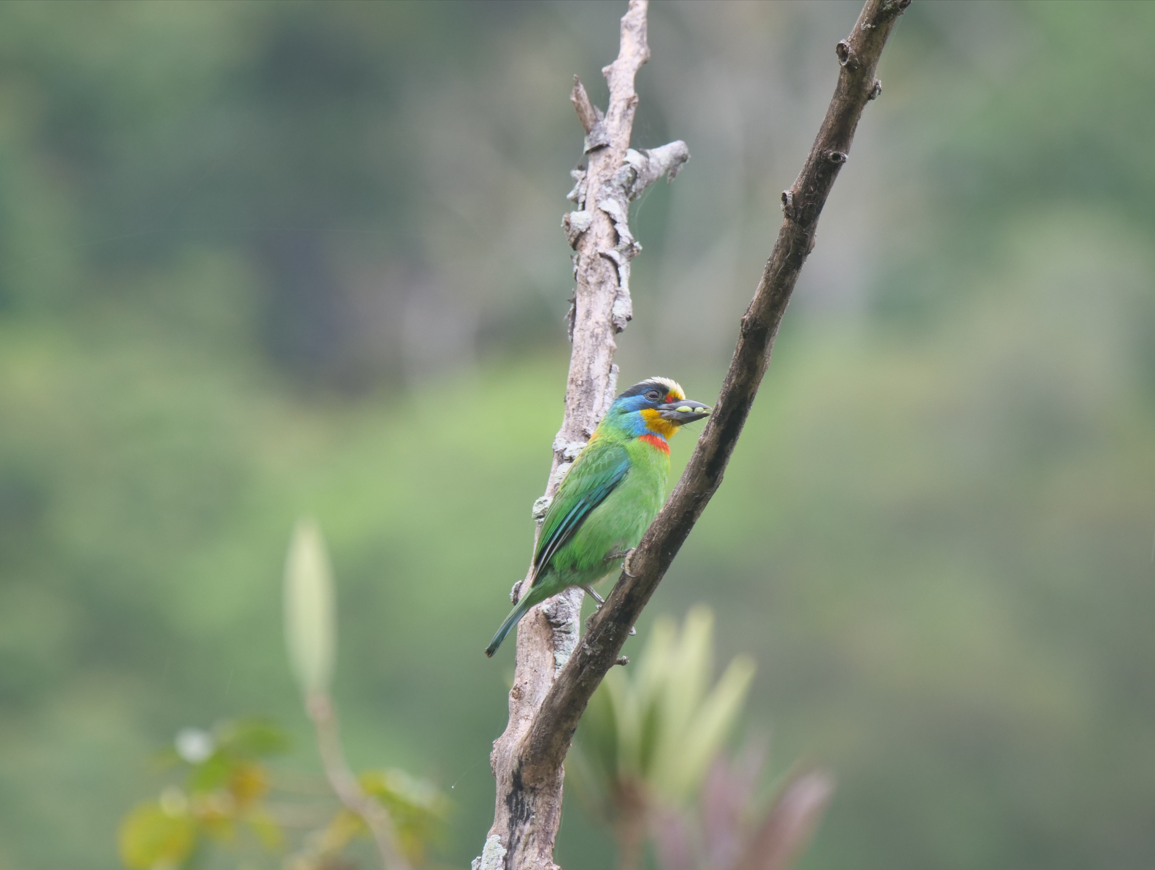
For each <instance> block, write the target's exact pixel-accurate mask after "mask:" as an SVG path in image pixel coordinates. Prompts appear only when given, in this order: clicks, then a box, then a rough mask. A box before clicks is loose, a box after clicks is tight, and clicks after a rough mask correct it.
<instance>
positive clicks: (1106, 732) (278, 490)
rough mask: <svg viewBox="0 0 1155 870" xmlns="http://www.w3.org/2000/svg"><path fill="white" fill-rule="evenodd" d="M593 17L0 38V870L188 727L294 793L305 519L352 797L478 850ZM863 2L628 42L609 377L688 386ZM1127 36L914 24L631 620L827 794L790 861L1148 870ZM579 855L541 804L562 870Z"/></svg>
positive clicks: (610, 35) (1022, 13)
mask: <svg viewBox="0 0 1155 870" xmlns="http://www.w3.org/2000/svg"><path fill="white" fill-rule="evenodd" d="M623 7H624V4H614V3H582V2H573V0H570V2H564V3H543V4H533V5H531V4H519V3H497V2H485V3H477V2H475V3H450V2H442V3H401V2H395V3H380V4H357V3H330V4H324V5H322V4H306V3H278V4H268V3H241V2H238V3H231V4H223V3H219V4H199V3H178V2H170V3H166V4H143V3H107V2H103V3H66V2H56V3H52V4H44V3H34V2H8V3H5V4H2V5H0V420H2V421H3V425H2V426H0V870H9V868H40V867H69V868H76V870H84V868H97V867H100V868H105V867H112V866H116V858H115V843H114V831H115V826H116V822H117V819H118V818H119V817H120V816H121V814H122V813H123V812H124V811H125V810H126V809H127V808H128V807H129V806H130V805H131V804H132V803H133V802H134V801H135V800H136V799H138V798H139V797H141V796H142V795H144V794H145V793H147V792H148V791H149V790H150V789H152V787H153V784H154V780H153V778H152V775H151V773H150V768H149V763H148V762H149V757H150V753H151V751H152V750H153V748H154V747H155V746H157V745H159V744H163V743H165V742H166V741H169V740H171V737H172V735H173V734H174V733H175V731H176V730H177V729H178V728H180V727H182V726H187V725H206V724H209V723H211V722H213V721H214V720H216V719H219V718H227V717H231V716H234V715H237V714H240V713H247V712H263V713H267V714H270V715H272V716H274V717H275V718H277V719H278V720H280V721H282V722H284V723H286V724H287V725H289V726H290V728H291V729H293V730H294V731H295V732H296V734H297V737H298V740H297V748H298V751H297V753H296V758H297V759H298V763H300V764H302V765H308V764H310V763H311V762H310V760H309V759H311V757H312V755H311V746H310V742H309V735H308V731H307V728H306V724H305V722H304V719H303V715H302V714H301V712H300V709H299V702H298V698H297V694H296V690H295V688H294V686H293V684H292V681H291V679H290V676H289V673H288V668H287V665H286V664H285V662H284V654H283V644H282V640H281V637H280V616H281V614H280V601H279V597H278V596H279V584H280V571H281V568H282V563H283V558H284V552H285V547H286V544H287V541H288V535H289V531H290V528H291V526H292V522H293V520H294V519H295V517H296V516H297V515H298V514H300V513H302V512H309V513H312V514H313V515H315V516H316V517H317V518H318V519H319V521H320V522H321V524H322V526H323V528H324V530H325V532H326V535H327V537H328V540H329V543H330V546H331V549H332V553H333V557H334V562H335V568H336V575H337V581H338V584H339V590H340V602H339V607H340V616H341V632H342V636H341V651H340V655H341V658H340V662H339V667H338V678H337V688H336V694H337V699H338V701H339V703H340V705H341V709H342V713H343V727H344V729H345V731H346V733H347V741H348V749H349V752H350V755H351V757H352V758H351V760H352V761H353V763H354V764H355V765H357V766H369V765H397V766H402V767H405V768H407V769H410V770H412V771H414V772H415V773H421V774H425V775H429V776H431V777H433V778H436V779H438V780H439V781H440V782H441V784H442V785H443V786H444V787H445V788H446V789H449V787H450V786H453V789H452V790H451V791H450V792H449V793H450V795H451V796H452V798H453V799H454V801H455V803H456V805H457V812H456V815H455V816H454V817H453V819H452V820H451V825H450V826H451V828H452V839H451V840H450V841H449V842H447V843H446V844H445V847H444V855H443V857H444V860H445V861H446V863H451V864H454V865H457V866H462V865H463V864H465V863H466V862H467V861H468V859H469V858H471V857H472V856H473V855H475V854H477V852H478V851H479V848H480V844H481V842H482V840H483V837H484V831H485V830H486V828H487V826H488V824H489V821H490V819H491V815H492V779H491V777H490V775H489V772H488V769H487V762H486V759H487V754H488V751H489V745H490V741H491V740H492V739H493V738H494V737H495V736H496V735H497V734H498V733H499V732H500V730H501V728H502V727H503V726H504V720H505V713H506V699H505V686H506V683H505V680H506V679H507V677H508V671H509V669H510V668H511V664H510V662H511V659H510V657H509V656H508V655H506V656H505V657H504V658H499V659H498V660H497V661H489V660H487V659H486V658H485V657H484V655H482V653H481V649H482V648H483V647H484V644H485V641H486V640H487V639H488V637H489V636H490V634H491V633H492V631H493V629H494V628H495V627H496V625H497V624H498V622H499V621H500V619H501V618H502V617H503V616H504V614H505V612H506V611H507V610H508V600H507V594H508V590H509V587H510V585H511V584H512V582H513V580H514V579H516V578H517V577H518V576H519V574H520V572H521V571H522V570H523V569H524V565H525V561H526V558H527V555H528V549H529V546H530V540H531V534H532V530H531V525H530V521H529V506H530V504H531V503H532V501H533V499H534V498H535V497H536V496H537V495H539V494H540V492H541V489H542V487H543V485H544V478H545V474H546V471H547V467H548V462H549V444H550V441H551V439H552V437H553V434H554V432H555V431H556V428H557V425H558V422H559V420H560V414H561V401H562V391H563V390H564V382H565V366H566V360H567V351H568V346H567V345H566V342H565V336H564V330H563V328H562V323H561V318H562V315H563V313H564V311H565V309H566V300H567V298H568V296H569V292H570V288H571V277H570V265H569V260H568V253H569V252H568V248H567V246H566V243H565V239H564V236H563V234H562V233H561V231H560V229H559V223H560V218H561V214H562V212H563V211H565V209H566V206H567V203H566V201H565V199H564V196H565V193H566V191H567V190H568V188H569V184H568V182H569V176H568V171H569V169H570V168H572V167H573V166H574V165H575V164H576V163H577V162H578V161H579V160H580V158H581V153H580V150H581V149H580V146H581V137H580V135H579V134H580V128H579V126H578V124H577V123H576V120H575V119H574V117H573V112H572V108H571V107H570V105H569V103H568V100H567V94H568V91H569V87H570V84H571V81H572V76H573V74H574V73H575V72H576V73H579V74H580V75H581V76H582V79H583V81H585V82H586V83H587V86H589V87H590V90H591V93H592V94H593V95H594V97H595V99H601V97H602V96H603V95H604V85H603V84H602V82H601V79H600V75H599V73H598V70H599V69H600V67H601V66H602V65H603V64H605V63H606V62H608V61H609V60H610V59H612V57H613V56H614V55H615V53H616V41H617V33H618V31H617V18H618V16H619V15H620V14H621V11H622V8H623ZM857 11H858V4H857V3H852V2H851V3H845V2H824V3H756V2H750V3H743V2H730V3H726V4H717V3H692V2H686V3H661V4H655V5H654V7H653V8H652V10H651V30H650V42H651V48H652V50H653V59H652V61H651V62H650V64H648V65H647V66H646V67H645V68H644V69H643V71H642V73H641V76H640V78H639V92H640V95H641V107H640V110H639V119H638V124H637V126H636V128H635V134H636V135H635V144H638V145H640V146H643V147H644V146H653V145H657V144H661V143H663V142H665V141H667V140H669V139H671V138H681V139H684V140H685V141H686V142H687V143H688V144H689V147H690V151H691V153H692V154H693V159H692V161H691V162H690V163H689V164H688V165H687V167H686V169H685V171H684V172H683V174H682V175H681V176H679V178H678V180H677V181H676V182H675V183H674V184H673V185H672V186H669V187H666V186H665V185H658V186H655V188H654V189H652V191H651V192H650V193H649V194H648V195H647V197H646V198H645V199H644V200H643V201H641V202H640V203H639V205H638V206H636V217H635V219H634V229H635V231H636V235H637V236H638V238H639V239H640V241H641V242H642V244H643V245H644V246H645V251H644V253H643V254H642V255H641V256H640V257H639V258H638V260H637V261H636V262H635V269H634V279H633V288H634V293H635V316H636V319H635V322H634V323H633V324H632V325H631V327H630V328H629V329H628V330H627V332H626V333H624V334H623V336H622V337H621V341H620V344H621V351H620V353H619V357H618V360H619V363H620V364H621V366H622V377H623V379H624V382H625V383H629V382H632V381H635V380H638V379H640V378H641V377H644V376H647V375H650V374H653V373H660V374H665V375H669V376H672V377H676V378H678V379H679V380H680V381H681V382H682V383H683V385H684V386H685V387H686V388H687V391H688V393H689V394H690V395H692V396H694V397H696V398H700V399H703V400H704V401H709V399H710V397H711V396H712V395H715V394H716V391H717V387H718V384H719V383H720V379H721V375H722V372H723V371H724V367H725V364H726V362H727V361H728V358H729V351H730V349H731V347H732V344H733V339H734V336H735V334H736V323H737V319H738V317H739V316H740V314H741V312H742V310H743V309H744V307H745V305H746V302H747V301H748V299H749V296H750V294H751V293H752V290H753V286H754V283H755V281H756V278H757V275H758V274H759V270H760V266H761V263H762V261H763V260H764V258H765V257H766V256H767V254H768V252H769V250H770V246H771V243H772V238H773V234H774V233H775V232H776V230H777V226H778V223H779V220H780V214H779V211H778V194H779V191H781V190H782V189H783V188H785V187H787V186H788V185H789V184H790V182H791V181H792V180H793V178H794V176H795V174H796V173H797V171H798V168H799V167H800V166H801V162H802V159H803V157H804V155H805V153H806V151H807V149H808V148H809V144H810V141H811V138H812V136H813V134H814V132H815V130H816V129H817V125H818V123H819V120H820V119H821V116H822V113H823V112H824V110H825V106H826V102H827V100H828V99H829V95H830V91H831V89H832V87H833V84H834V81H835V71H836V67H835V57H834V45H835V43H836V42H837V40H838V39H840V38H842V37H843V36H845V35H846V33H847V32H848V31H849V28H850V26H851V24H852V22H853V20H854V18H855V17H856V15H857ZM1153 28H1155V5H1152V4H1140V3H1127V2H1106V0H1095V2H1068V3H1016V4H999V3H987V2H971V3H965V4H963V3H954V4H946V3H939V4H935V3H922V2H919V3H915V4H914V6H913V7H912V8H911V9H910V10H908V12H907V13H906V14H905V15H904V17H903V19H902V20H901V22H900V24H899V26H898V29H897V30H896V33H895V35H894V38H893V40H892V42H891V45H890V46H889V47H888V49H887V54H886V56H885V57H884V59H883V62H882V67H881V70H880V77H881V79H882V82H883V94H882V97H881V99H880V100H878V101H877V102H875V103H872V104H871V105H870V107H869V109H868V111H867V114H866V115H865V117H864V120H863V122H862V125H861V128H860V130H859V134H858V137H857V139H856V142H855V148H854V152H853V154H852V157H851V160H850V162H849V163H848V165H847V166H846V167H845V168H844V170H843V172H842V174H841V176H840V178H839V181H838V184H837V185H836V187H835V190H834V193H833V195H832V197H831V200H830V203H829V205H828V209H827V213H826V215H825V216H824V218H823V220H822V225H821V228H820V232H819V240H818V247H817V248H816V250H815V252H814V254H813V255H812V256H811V258H810V261H809V263H808V264H807V268H806V270H805V272H804V274H803V278H802V281H801V283H800V286H799V288H798V292H797V295H796V299H795V303H794V306H793V307H792V309H791V311H790V312H789V314H788V316H787V318H786V322H785V325H784V327H783V330H782V334H781V336H780V338H779V345H778V348H777V350H776V352H775V360H774V363H773V365H772V366H771V369H770V372H769V374H768V376H767V380H766V382H765V385H764V387H763V391H762V394H761V395H760V397H759V402H758V404H757V405H756V407H755V411H754V414H753V416H752V418H751V420H750V423H749V425H748V427H747V431H746V434H745V435H744V437H743V441H742V442H741V444H740V445H739V448H738V451H737V453H736V455H735V458H734V461H733V463H732V466H731V469H730V471H729V474H728V475H727V478H726V482H725V485H724V486H723V487H722V489H721V491H720V492H719V494H718V496H717V498H716V499H715V500H714V501H713V502H712V504H711V505H710V508H709V510H708V511H707V512H706V514H705V515H704V517H703V519H702V521H701V523H700V524H699V526H698V527H697V528H696V529H695V531H694V534H693V535H692V537H691V538H690V540H689V542H688V544H687V545H686V547H685V548H684V550H683V553H682V556H681V557H680V559H679V561H678V562H677V564H676V565H675V567H674V569H673V570H672V571H671V573H670V575H669V577H668V578H667V580H666V581H665V583H664V584H663V586H662V589H661V591H660V592H659V594H658V595H657V596H656V598H655V601H654V602H653V604H652V609H653V610H654V612H667V613H672V614H675V615H677V616H678V617H679V618H680V617H681V615H682V614H683V613H684V612H685V610H686V609H687V608H688V607H689V605H691V604H692V603H695V602H699V601H702V602H706V603H708V604H710V605H711V606H712V607H713V608H714V610H715V612H716V613H717V620H718V633H719V636H720V639H721V644H722V649H721V650H720V651H719V653H720V655H719V658H720V660H723V661H726V660H728V659H729V658H730V657H731V656H732V655H734V654H735V653H738V652H749V653H751V654H752V655H753V656H754V657H755V658H756V660H757V661H758V663H759V668H758V677H757V682H756V684H755V687H754V690H753V693H752V698H751V707H752V708H753V711H754V714H753V716H752V717H751V721H750V723H749V725H750V728H751V729H752V730H755V731H757V730H763V731H765V730H767V729H769V730H771V731H772V734H773V756H772V757H773V759H774V762H775V763H776V764H777V770H779V771H780V770H782V769H783V768H784V767H785V766H786V765H787V764H789V763H790V762H791V761H792V760H793V759H795V758H798V757H804V758H807V759H810V760H817V761H821V762H822V763H823V764H825V765H827V766H829V767H831V768H832V769H833V770H835V771H836V772H837V774H838V778H839V791H838V793H837V795H836V798H835V801H834V803H833V805H832V807H831V810H830V813H829V815H828V817H827V819H826V822H825V824H824V826H823V828H822V830H821V831H820V833H819V836H818V839H817V841H816V844H815V846H814V848H813V849H812V850H811V852H810V854H809V855H807V857H806V858H805V859H804V861H803V862H802V864H801V866H802V867H803V868H809V870H818V868H831V870H833V868H845V867H859V868H866V870H875V868H877V870H882V868H887V870H889V868H894V867H936V868H944V870H955V868H958V870H962V868H974V867H1047V868H1049V870H1062V868H1083V867H1087V866H1095V867H1119V868H1132V867H1149V866H1151V865H1152V864H1153V863H1155V724H1153V723H1155V681H1152V679H1151V678H1150V673H1151V670H1152V663H1153V659H1155V633H1153V632H1152V631H1151V629H1150V623H1151V613H1152V612H1153V608H1155V586H1153V584H1152V577H1153V575H1155V551H1153V550H1152V545H1153V543H1155V542H1153V539H1152V534H1153V532H1155V486H1153V483H1155V413H1153V411H1155V407H1153V404H1155V351H1153V348H1155V341H1152V338H1151V336H1152V332H1153V327H1155V293H1153V292H1152V291H1153V290H1155V251H1153V248H1152V244H1151V239H1152V237H1153V233H1155V205H1153V203H1155V166H1153V165H1152V163H1151V161H1150V160H1149V159H1148V156H1147V151H1148V150H1149V143H1150V142H1151V141H1152V140H1153V139H1155V130H1153V129H1152V128H1153V127H1155V114H1153V113H1152V112H1151V111H1150V110H1149V109H1148V104H1149V101H1150V98H1149V94H1150V92H1151V91H1152V89H1153V88H1155V57H1153V56H1152V55H1151V53H1150V52H1149V51H1148V50H1147V48H1146V45H1145V41H1146V40H1147V35H1148V34H1149V33H1150V32H1151V31H1152V29H1153ZM691 440H692V435H691V436H690V437H686V436H685V435H683V436H682V437H681V438H680V439H678V440H677V441H675V443H674V458H675V464H676V465H678V464H679V463H682V462H684V461H685V459H686V458H687V457H688V455H689V452H690V449H691V447H692V444H691ZM652 615H653V614H651V618H652ZM645 632H646V623H645V622H643V624H642V625H641V626H640V627H639V633H640V634H641V635H643V636H644V635H645ZM627 651H628V650H627ZM608 848H609V846H608V839H607V837H606V836H605V834H604V833H602V832H599V831H597V829H596V828H594V827H593V826H592V825H591V824H590V823H589V822H588V821H587V820H584V819H583V818H582V816H581V814H580V813H579V812H577V806H576V804H575V803H571V804H570V805H569V806H568V810H567V816H566V819H565V822H564V825H563V828H562V832H561V837H560V846H559V861H560V863H561V864H562V865H563V866H565V867H567V868H573V870H578V868H581V867H594V866H602V865H603V863H604V860H605V856H606V854H607V850H608Z"/></svg>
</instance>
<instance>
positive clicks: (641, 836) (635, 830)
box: [612, 779, 649, 870]
mask: <svg viewBox="0 0 1155 870" xmlns="http://www.w3.org/2000/svg"><path fill="white" fill-rule="evenodd" d="M612 800H613V803H614V809H615V815H614V818H613V827H614V839H615V840H617V844H618V870H636V868H637V867H639V866H641V863H642V856H643V854H644V853H643V847H644V846H645V844H646V834H647V833H648V832H649V802H648V801H647V798H646V790H645V784H644V783H642V782H639V781H637V780H634V779H628V780H623V781H621V782H618V783H617V784H615V786H614V792H613V795H612Z"/></svg>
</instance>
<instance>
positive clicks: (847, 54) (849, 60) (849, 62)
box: [834, 39, 858, 72]
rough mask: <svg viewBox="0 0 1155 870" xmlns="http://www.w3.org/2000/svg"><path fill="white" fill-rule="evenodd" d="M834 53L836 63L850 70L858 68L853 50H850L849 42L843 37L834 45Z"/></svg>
mask: <svg viewBox="0 0 1155 870" xmlns="http://www.w3.org/2000/svg"><path fill="white" fill-rule="evenodd" d="M834 53H835V54H837V55H838V63H839V64H841V65H842V66H844V67H846V68H847V69H848V70H850V71H851V72H854V71H855V70H856V69H858V58H856V57H855V56H854V52H853V51H851V50H850V43H849V42H847V41H846V40H845V39H843V40H841V41H840V42H839V43H838V45H836V46H834Z"/></svg>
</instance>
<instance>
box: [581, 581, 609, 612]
mask: <svg viewBox="0 0 1155 870" xmlns="http://www.w3.org/2000/svg"><path fill="white" fill-rule="evenodd" d="M582 589H583V590H585V593H586V595H588V596H589V597H590V598H592V599H593V600H594V601H595V602H597V603H596V604H595V605H594V610H595V611H597V610H600V609H601V606H602V605H603V604H605V603H606V600H605V599H604V598H602V597H601V596H600V595H598V594H597V593H596V592H594V589H593V587H592V586H583V587H582Z"/></svg>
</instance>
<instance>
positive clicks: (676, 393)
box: [650, 377, 686, 402]
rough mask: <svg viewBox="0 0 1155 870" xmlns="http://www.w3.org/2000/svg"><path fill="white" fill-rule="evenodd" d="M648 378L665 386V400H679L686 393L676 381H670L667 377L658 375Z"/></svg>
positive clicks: (684, 396)
mask: <svg viewBox="0 0 1155 870" xmlns="http://www.w3.org/2000/svg"><path fill="white" fill-rule="evenodd" d="M650 380H651V381H653V382H654V383H657V384H661V385H662V386H663V387H665V388H666V401H667V402H680V401H681V400H682V399H684V398H686V393H685V391H684V390H683V389H682V385H681V384H679V383H678V382H677V381H671V380H670V379H669V378H659V377H652V378H650Z"/></svg>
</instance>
